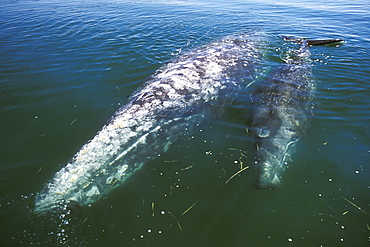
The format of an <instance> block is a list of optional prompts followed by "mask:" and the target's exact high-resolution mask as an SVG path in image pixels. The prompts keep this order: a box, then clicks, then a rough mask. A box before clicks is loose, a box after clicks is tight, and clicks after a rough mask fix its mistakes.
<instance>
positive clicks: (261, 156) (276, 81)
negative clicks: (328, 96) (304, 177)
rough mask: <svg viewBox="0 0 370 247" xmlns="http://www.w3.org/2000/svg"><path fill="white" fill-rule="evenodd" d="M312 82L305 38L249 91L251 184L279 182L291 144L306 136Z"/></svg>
mask: <svg viewBox="0 0 370 247" xmlns="http://www.w3.org/2000/svg"><path fill="white" fill-rule="evenodd" d="M314 91H315V84H314V81H313V79H312V68H311V59H310V51H309V49H308V45H307V41H303V43H302V45H301V47H300V49H299V50H296V51H295V52H294V53H293V54H290V55H289V56H288V57H287V58H285V60H284V63H283V64H282V65H281V66H280V67H279V68H278V69H277V70H276V72H275V73H273V75H272V76H271V77H269V78H268V79H267V80H265V82H262V83H261V84H260V85H259V86H258V88H257V89H256V90H255V91H254V93H253V94H252V99H253V103H252V104H253V117H252V121H251V122H252V123H251V128H250V130H251V133H252V136H253V140H254V142H253V149H254V157H255V160H254V164H253V167H254V186H255V187H256V188H258V189H275V188H277V187H278V186H279V184H280V179H281V176H282V173H283V171H284V170H285V169H286V167H287V163H288V159H289V157H290V155H291V154H293V152H294V149H295V148H294V146H295V145H296V143H297V142H298V141H299V140H300V139H301V137H302V136H304V135H305V133H306V131H307V128H308V126H309V122H310V121H309V119H310V116H311V115H312V108H313V100H314Z"/></svg>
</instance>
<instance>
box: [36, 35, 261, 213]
mask: <svg viewBox="0 0 370 247" xmlns="http://www.w3.org/2000/svg"><path fill="white" fill-rule="evenodd" d="M260 44H261V34H260V33H259V32H250V33H247V34H243V35H237V36H233V37H229V38H225V39H223V40H222V41H220V42H215V43H212V44H210V45H208V46H206V47H204V48H201V49H197V50H195V51H192V52H189V53H188V54H185V55H183V56H181V57H180V58H178V59H177V60H175V61H173V62H170V63H169V64H167V65H166V66H164V67H163V68H161V69H160V70H159V71H158V72H157V73H156V74H155V75H154V76H153V77H152V78H151V79H150V80H149V81H148V82H147V83H146V84H145V86H144V87H143V88H142V89H141V90H138V91H137V92H136V93H134V94H133V95H132V97H131V98H130V100H129V102H128V103H127V104H126V105H124V106H122V107H121V108H120V109H118V110H117V112H116V113H115V114H114V115H113V117H112V118H111V119H110V121H108V123H107V124H106V125H105V126H104V127H103V128H102V129H101V130H100V131H99V132H98V133H97V134H96V135H95V137H93V139H91V140H90V141H88V142H87V143H86V144H85V145H83V146H82V148H81V149H80V150H79V151H78V152H77V153H76V154H75V155H74V157H73V158H72V159H71V160H70V161H69V162H68V164H66V166H65V167H63V168H62V169H61V170H59V171H58V172H56V173H55V175H54V177H53V178H52V179H51V180H50V181H49V182H48V183H47V184H46V186H45V188H44V189H43V190H42V191H41V192H39V193H38V194H37V195H36V201H35V208H34V211H35V213H38V214H43V213H46V212H48V211H51V210H57V209H58V208H63V207H64V208H65V207H66V206H67V205H69V204H72V205H87V204H89V203H93V202H95V201H96V200H98V199H100V198H101V197H102V196H103V195H106V194H107V193H108V192H109V191H110V190H112V189H114V188H116V187H117V186H119V185H121V184H122V183H123V182H124V181H125V179H127V177H128V176H129V175H130V174H132V173H133V172H134V171H135V170H137V169H139V168H140V167H141V166H142V165H143V164H144V163H145V162H146V161H148V160H149V159H153V158H155V157H157V156H158V155H160V154H161V153H163V152H165V151H166V150H167V149H168V147H169V146H170V144H171V143H173V142H174V141H175V140H176V139H177V138H178V137H179V136H181V135H182V136H184V135H188V134H190V133H191V131H194V128H195V126H196V124H197V123H200V122H202V121H204V119H206V117H207V116H209V115H211V113H212V110H213V109H215V108H216V109H217V107H219V106H221V105H222V104H224V103H227V102H230V101H231V100H232V99H233V97H235V92H236V90H238V89H239V88H243V87H246V85H247V84H249V83H251V82H253V80H254V79H255V75H256V70H257V67H258V64H259V59H260V58H261V55H260V53H259V52H260V51H259V49H258V46H259V45H260Z"/></svg>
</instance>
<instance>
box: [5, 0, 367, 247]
mask: <svg viewBox="0 0 370 247" xmlns="http://www.w3.org/2000/svg"><path fill="white" fill-rule="evenodd" d="M0 3H1V6H2V7H1V9H0V126H1V131H0V145H1V146H0V157H1V159H0V222H1V223H0V227H1V233H0V246H368V245H369V237H370V227H369V225H370V216H369V214H370V193H369V192H370V191H369V190H370V131H369V125H370V97H369V89H370V86H369V83H368V79H369V75H370V73H369V70H368V68H369V65H370V59H369V52H368V51H369V48H370V45H369V44H370V42H369V41H370V35H369V32H368V26H369V21H370V19H369V15H368V13H369V12H370V4H369V3H367V2H366V1H357V2H356V3H351V2H348V1H326V2H323V3H319V2H317V1H308V0H305V1H300V2H299V3H297V2H295V1H288V0H284V1H277V2H273V1H263V0H261V1H257V0H256V1H250V2H244V1H235V2H227V1H216V0H215V1H198V0H195V1H180V0H179V1H154V0H153V1H141V0H139V1H120V0H111V1H63V2H61V1H47V0H41V1H26V0H21V1H4V0H0ZM249 30H262V31H263V32H265V33H266V35H267V36H268V44H267V45H266V50H265V51H263V52H264V53H265V54H266V57H265V64H264V66H265V70H264V72H263V73H262V74H261V77H263V76H265V75H266V74H268V73H270V72H272V71H274V69H276V68H278V66H279V64H281V62H282V61H281V57H284V55H285V53H286V52H287V49H286V47H284V46H283V42H282V41H281V39H280V38H279V35H291V36H295V37H305V38H311V39H325V38H342V39H344V40H345V41H346V43H345V44H344V45H342V46H340V47H312V48H311V54H312V56H311V58H312V61H313V75H314V77H315V81H316V84H317V92H316V108H315V112H314V113H315V115H314V118H313V121H312V126H311V129H310V131H309V133H308V134H307V136H305V137H304V138H303V139H302V140H301V142H300V143H299V145H298V146H297V151H296V153H295V154H294V155H293V156H292V157H291V161H290V162H289V164H290V166H289V169H287V171H286V172H285V173H284V175H283V180H282V185H281V187H280V188H279V189H278V190H276V191H259V190H256V189H255V188H254V187H253V186H252V180H253V172H252V169H246V170H245V171H243V172H242V173H240V175H238V176H235V177H234V178H232V179H231V180H230V181H229V182H228V183H226V181H228V179H229V178H230V177H231V176H232V175H233V174H235V173H236V172H237V171H238V170H239V168H240V165H242V166H244V167H245V166H250V165H251V162H252V160H253V157H252V156H251V150H252V149H251V141H252V140H251V138H250V137H249V136H248V134H247V131H246V129H247V128H248V120H250V116H249V115H248V113H249V111H248V107H249V106H248V105H246V103H247V102H248V100H247V99H246V98H243V97H248V94H246V95H241V96H240V98H238V99H237V100H236V101H235V103H234V104H233V105H232V106H230V107H228V109H226V111H225V113H224V114H223V115H222V116H221V117H218V118H217V117H215V119H213V120H212V121H210V123H209V124H207V125H204V126H201V127H200V129H199V130H198V131H197V133H195V134H194V135H192V136H189V138H188V139H186V140H178V141H176V142H175V143H173V145H172V146H171V147H170V149H169V150H168V151H167V152H166V153H164V154H162V155H161V156H160V157H159V158H157V159H154V160H152V161H150V162H148V163H147V164H146V165H145V166H144V167H143V168H142V169H141V170H139V171H137V172H136V173H135V174H134V175H133V176H131V177H130V178H129V179H128V180H127V182H126V183H125V184H124V185H122V186H121V187H119V188H118V189H116V190H114V191H112V192H111V193H109V194H108V195H107V196H106V197H105V198H104V199H103V200H100V201H98V202H96V203H94V204H92V205H91V206H89V207H84V208H82V209H81V210H79V211H76V212H75V213H74V214H71V215H67V216H61V215H60V216H39V215H35V214H34V213H33V207H34V201H35V195H36V194H37V193H38V192H39V191H41V189H42V188H43V187H44V185H45V183H47V182H48V181H49V179H51V178H52V177H53V175H54V174H55V172H57V171H58V170H59V169H60V168H61V167H63V166H64V165H65V164H66V163H67V162H68V160H69V159H70V158H71V157H72V156H73V155H74V154H75V153H76V152H77V151H78V150H79V149H80V147H81V146H82V145H83V144H84V143H86V142H87V141H88V140H89V139H91V138H93V137H94V135H95V134H96V132H97V131H99V129H100V128H101V127H102V126H103V125H104V124H105V123H106V122H107V120H108V119H109V118H110V117H111V116H112V115H113V113H114V112H115V111H116V110H117V109H118V108H119V107H120V106H122V105H124V104H125V103H126V102H127V97H128V96H129V95H131V94H132V93H133V92H134V91H135V90H138V89H139V88H140V87H141V86H142V85H143V83H144V82H145V81H146V80H148V78H149V77H150V76H151V75H153V74H155V72H156V71H157V70H158V69H159V68H161V66H163V65H165V64H166V63H168V62H170V61H173V60H174V59H176V58H177V57H179V56H181V55H182V54H185V53H186V52H187V51H191V50H193V49H195V48H199V47H202V46H207V44H209V43H211V42H213V41H215V40H219V39H222V38H223V37H226V36H229V35H233V34H237V33H243V32H248V31H249ZM239 150H240V151H239Z"/></svg>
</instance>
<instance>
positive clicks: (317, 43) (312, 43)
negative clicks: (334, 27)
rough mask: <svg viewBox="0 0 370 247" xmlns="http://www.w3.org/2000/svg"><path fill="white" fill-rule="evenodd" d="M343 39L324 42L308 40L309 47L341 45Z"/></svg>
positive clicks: (325, 40) (323, 40) (324, 40)
mask: <svg viewBox="0 0 370 247" xmlns="http://www.w3.org/2000/svg"><path fill="white" fill-rule="evenodd" d="M343 43H344V40H343V39H322V40H307V44H308V45H334V46H335V45H341V44H343Z"/></svg>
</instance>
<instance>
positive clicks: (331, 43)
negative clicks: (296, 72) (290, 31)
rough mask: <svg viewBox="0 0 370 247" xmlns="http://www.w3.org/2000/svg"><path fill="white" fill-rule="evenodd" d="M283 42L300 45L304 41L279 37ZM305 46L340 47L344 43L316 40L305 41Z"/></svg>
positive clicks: (333, 40)
mask: <svg viewBox="0 0 370 247" xmlns="http://www.w3.org/2000/svg"><path fill="white" fill-rule="evenodd" d="M280 37H281V38H282V39H283V40H286V41H292V42H295V43H297V44H301V43H302V42H303V41H304V40H306V39H302V38H295V37H289V36H280ZM306 41H307V45H309V46H314V45H326V46H337V45H342V44H343V43H344V42H345V41H344V40H343V39H318V40H310V39H307V40H306Z"/></svg>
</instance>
